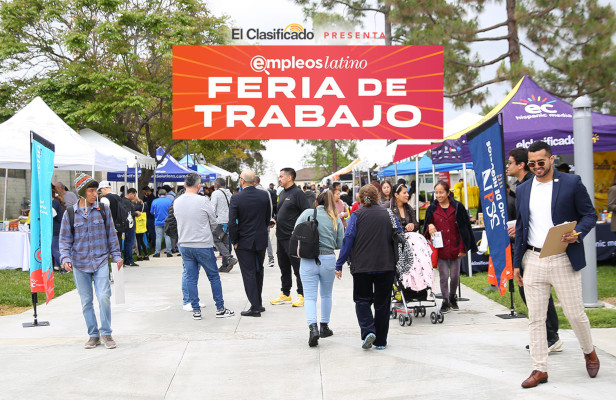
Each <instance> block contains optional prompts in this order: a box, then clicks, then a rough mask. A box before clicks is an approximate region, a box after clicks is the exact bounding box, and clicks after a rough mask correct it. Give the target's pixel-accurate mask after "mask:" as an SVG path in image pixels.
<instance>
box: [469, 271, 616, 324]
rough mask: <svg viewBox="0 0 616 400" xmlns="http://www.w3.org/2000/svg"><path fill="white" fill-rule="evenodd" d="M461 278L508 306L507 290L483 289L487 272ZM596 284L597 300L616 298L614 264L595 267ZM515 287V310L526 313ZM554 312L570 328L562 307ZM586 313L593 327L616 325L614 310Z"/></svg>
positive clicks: (561, 322) (509, 301)
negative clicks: (505, 291) (502, 292)
mask: <svg viewBox="0 0 616 400" xmlns="http://www.w3.org/2000/svg"><path fill="white" fill-rule="evenodd" d="M461 280H462V283H463V284H464V285H466V286H468V287H470V288H471V289H473V290H474V291H476V292H478V293H481V294H483V295H485V296H487V297H489V298H490V299H492V300H494V301H496V302H497V303H500V304H502V305H504V306H506V307H507V308H509V307H510V305H511V300H510V299H511V298H510V295H509V292H507V294H505V295H504V296H502V297H501V296H500V295H499V293H498V291H496V290H483V288H485V287H489V286H490V285H489V284H488V273H487V272H481V273H476V274H473V276H472V277H468V276H464V275H462V276H461ZM597 284H598V288H597V292H598V295H599V300H601V299H609V298H612V299H614V298H616V266H613V265H599V266H598V268H597ZM517 289H518V287H517V285H516V292H515V293H514V305H515V311H516V312H518V313H522V314H525V315H528V308H526V305H525V304H524V302H523V301H522V298H521V297H520V294H519V292H518V290H517ZM552 296H554V301H555V302H556V303H558V296H556V293H555V292H554V290H553V289H552ZM556 312H557V313H558V322H559V324H560V328H563V329H570V328H571V325H569V321H567V318H565V315H564V313H563V310H562V308H561V307H560V306H558V305H557V306H556ZM586 314H587V315H588V319H589V320H590V325H591V326H592V327H593V328H615V327H616V310H609V309H606V308H602V309H586Z"/></svg>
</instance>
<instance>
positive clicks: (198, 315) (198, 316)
mask: <svg viewBox="0 0 616 400" xmlns="http://www.w3.org/2000/svg"><path fill="white" fill-rule="evenodd" d="M193 319H196V320H200V319H201V311H195V312H193Z"/></svg>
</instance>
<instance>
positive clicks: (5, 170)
mask: <svg viewBox="0 0 616 400" xmlns="http://www.w3.org/2000/svg"><path fill="white" fill-rule="evenodd" d="M8 185H9V169H8V168H5V169H4V201H3V203H4V205H3V206H2V221H4V220H6V188H7V186H8Z"/></svg>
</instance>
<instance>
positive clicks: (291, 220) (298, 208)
mask: <svg viewBox="0 0 616 400" xmlns="http://www.w3.org/2000/svg"><path fill="white" fill-rule="evenodd" d="M277 207H278V208H277V215H276V237H277V238H278V239H279V240H288V239H290V238H291V233H293V229H294V228H295V221H297V218H299V216H300V215H301V214H302V213H303V212H304V210H306V209H308V208H310V204H308V199H307V198H306V194H305V193H304V192H303V191H302V189H300V188H298V187H297V186H296V185H295V184H293V185H292V186H290V187H289V188H288V189H284V190H283V191H282V192H280V196H278V206H277Z"/></svg>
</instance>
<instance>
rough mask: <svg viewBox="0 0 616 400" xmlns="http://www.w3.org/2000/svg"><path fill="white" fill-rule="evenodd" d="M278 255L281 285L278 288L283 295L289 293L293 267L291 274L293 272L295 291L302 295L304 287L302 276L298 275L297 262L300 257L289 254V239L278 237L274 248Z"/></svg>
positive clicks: (291, 284)
mask: <svg viewBox="0 0 616 400" xmlns="http://www.w3.org/2000/svg"><path fill="white" fill-rule="evenodd" d="M276 254H277V255H278V266H279V267H280V272H281V276H280V280H281V282H282V287H281V288H280V290H281V291H282V293H284V294H285V296H289V295H290V294H291V287H292V286H293V276H292V275H291V268H293V274H295V280H296V282H297V293H298V294H301V295H302V296H303V295H304V287H303V286H302V278H300V276H299V263H300V259H299V258H297V257H290V256H289V239H285V240H280V239H278V249H277V250H276Z"/></svg>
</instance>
